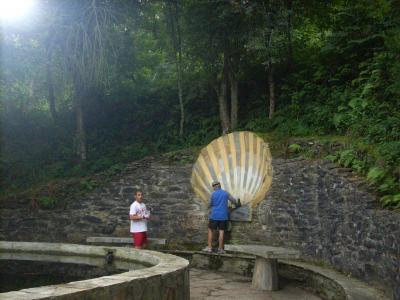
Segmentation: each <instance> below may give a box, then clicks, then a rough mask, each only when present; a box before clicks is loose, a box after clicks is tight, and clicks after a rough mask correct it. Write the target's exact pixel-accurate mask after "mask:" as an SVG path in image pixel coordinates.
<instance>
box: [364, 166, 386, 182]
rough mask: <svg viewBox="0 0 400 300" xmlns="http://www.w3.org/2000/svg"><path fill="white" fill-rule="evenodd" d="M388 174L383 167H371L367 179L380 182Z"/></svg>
mask: <svg viewBox="0 0 400 300" xmlns="http://www.w3.org/2000/svg"><path fill="white" fill-rule="evenodd" d="M385 175H386V172H385V170H382V169H381V168H378V167H373V168H371V169H369V171H368V174H367V180H368V181H369V182H370V183H374V184H375V183H378V182H379V181H381V180H382V179H383V178H384V177H385Z"/></svg>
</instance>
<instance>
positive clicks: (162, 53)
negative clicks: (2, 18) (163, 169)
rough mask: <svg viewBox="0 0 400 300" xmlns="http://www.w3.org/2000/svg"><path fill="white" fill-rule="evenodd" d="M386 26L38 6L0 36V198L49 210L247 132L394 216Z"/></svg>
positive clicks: (398, 90)
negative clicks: (365, 189)
mask: <svg viewBox="0 0 400 300" xmlns="http://www.w3.org/2000/svg"><path fill="white" fill-rule="evenodd" d="M399 25H400V2H399V1H397V0H378V1H377V0H373V1H372V0H365V1H344V0H342V1H331V2H330V3H323V2H322V1H312V0H311V1H294V0H279V1H278V0H270V1H268V0H260V1H239V0H230V1H228V0H216V1H205V0H204V1H203V0H201V1H197V0H196V1H194V0H169V1H123V0H120V1H105V0H90V1H77V0H76V1H40V5H39V4H38V7H37V9H36V11H35V16H34V17H31V18H29V19H27V20H25V22H21V23H19V24H6V23H5V22H4V23H3V24H2V30H1V31H0V34H1V36H0V38H1V52H0V60H1V61H0V63H1V64H0V68H1V69H0V97H1V102H0V111H1V116H2V117H1V121H2V122H1V132H2V139H1V158H0V159H1V169H2V177H1V181H0V185H1V189H2V194H3V195H5V196H7V197H8V196H9V195H11V194H12V193H13V192H15V191H17V192H19V191H22V190H26V189H29V191H30V192H29V193H31V194H33V195H35V196H34V197H36V198H37V199H38V200H39V202H40V203H41V204H42V205H43V206H45V207H52V206H54V205H55V202H56V199H61V198H63V197H64V198H65V197H68V195H69V193H70V191H71V190H74V189H76V190H79V191H80V192H81V191H85V190H91V189H92V188H94V187H95V186H97V185H98V184H99V183H100V182H102V180H106V178H107V177H108V176H111V175H112V174H116V173H118V172H119V171H120V170H121V169H122V168H123V166H124V163H126V162H128V161H132V160H135V159H139V158H141V157H144V156H146V155H149V154H156V153H166V152H170V153H175V152H171V151H178V150H180V149H188V148H192V147H196V146H201V145H204V144H207V143H208V142H210V141H211V140H212V139H213V138H215V137H217V136H219V135H220V134H221V133H222V132H229V131H232V130H253V131H255V132H257V133H259V134H260V135H262V136H264V137H267V138H268V140H269V141H272V143H273V148H274V147H275V148H276V149H281V150H282V151H277V153H276V154H277V155H279V154H282V155H288V154H289V155H290V154H291V153H292V154H293V153H296V155H297V154H298V153H300V154H303V155H308V156H309V157H310V158H313V157H322V158H326V159H329V160H332V161H333V162H336V163H338V164H340V165H342V166H344V167H348V168H352V169H353V170H354V171H355V172H357V173H359V174H360V175H363V176H365V177H366V179H367V180H368V182H369V183H370V184H371V186H372V187H374V188H375V190H376V193H377V194H378V195H379V198H380V201H381V203H382V205H383V206H385V207H390V208H400V26H399ZM331 136H335V138H331ZM293 137H297V138H304V139H311V140H313V141H319V142H320V143H322V144H324V145H326V149H329V151H328V150H327V151H323V152H320V153H317V154H316V153H313V154H312V155H310V152H309V151H308V150H307V149H305V148H304V147H303V146H301V145H299V144H297V143H291V142H290V141H291V139H293ZM338 141H339V142H338ZM331 143H339V144H340V147H336V148H335V147H329V145H330V144H331ZM93 174H100V175H96V176H97V177H93V176H92V175H93ZM99 178H102V179H99ZM59 185H61V186H63V187H64V191H63V192H62V193H61V192H59V191H60V190H62V189H60V188H57V187H58V186H59ZM65 187H66V188H65ZM53 190H57V192H55V191H53ZM66 190H68V191H66ZM71 193H73V192H71Z"/></svg>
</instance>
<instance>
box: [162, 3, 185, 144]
mask: <svg viewBox="0 0 400 300" xmlns="http://www.w3.org/2000/svg"><path fill="white" fill-rule="evenodd" d="M180 6H181V3H180V0H167V3H166V8H167V16H168V25H169V33H170V37H171V40H172V45H173V52H174V60H175V66H176V74H177V87H178V98H179V108H180V121H179V136H180V138H181V139H182V138H183V126H184V123H185V107H184V101H183V83H182V81H183V63H182V30H181V7H180Z"/></svg>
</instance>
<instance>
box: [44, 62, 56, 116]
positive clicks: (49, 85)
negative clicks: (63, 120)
mask: <svg viewBox="0 0 400 300" xmlns="http://www.w3.org/2000/svg"><path fill="white" fill-rule="evenodd" d="M46 77H47V89H48V101H49V108H50V114H51V117H52V118H53V121H54V122H57V111H56V97H55V95H54V82H53V74H52V72H51V61H50V60H48V61H47V65H46Z"/></svg>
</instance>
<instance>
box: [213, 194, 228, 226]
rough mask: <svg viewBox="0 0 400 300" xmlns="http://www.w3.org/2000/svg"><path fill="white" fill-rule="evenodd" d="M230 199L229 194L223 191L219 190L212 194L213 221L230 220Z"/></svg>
mask: <svg viewBox="0 0 400 300" xmlns="http://www.w3.org/2000/svg"><path fill="white" fill-rule="evenodd" d="M228 198H229V194H228V193H227V192H225V191H224V190H223V189H217V190H215V191H214V192H213V193H212V194H211V199H210V206H211V213H210V219H211V220H218V221H225V220H228Z"/></svg>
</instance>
